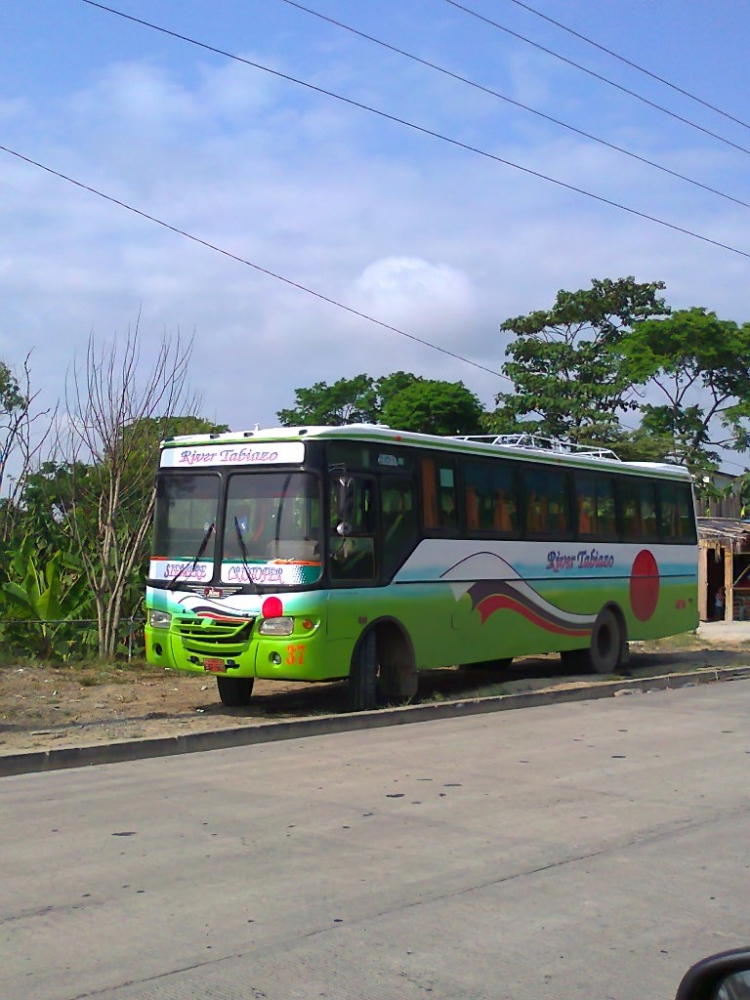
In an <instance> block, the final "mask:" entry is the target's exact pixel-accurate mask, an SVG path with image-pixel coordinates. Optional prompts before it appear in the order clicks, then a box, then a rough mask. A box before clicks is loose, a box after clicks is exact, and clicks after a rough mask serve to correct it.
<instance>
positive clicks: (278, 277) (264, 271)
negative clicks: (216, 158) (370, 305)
mask: <svg viewBox="0 0 750 1000" xmlns="http://www.w3.org/2000/svg"><path fill="white" fill-rule="evenodd" d="M0 151H2V152H3V153H8V154H9V155H10V156H15V157H16V158H17V159H19V160H22V161H23V162H24V163H28V164H30V165H31V166H33V167H38V168H39V170H43V171H44V172H45V173H48V174H51V175H52V176H53V177H58V178H59V179H60V180H63V181H67V183H68V184H73V185H75V187H77V188H80V189H81V190H82V191H87V192H88V193H89V194H94V195H96V196H97V197H98V198H103V199H104V201H108V202H110V203H111V204H113V205H118V206H119V207H120V208H124V209H126V210H127V211H128V212H132V213H133V214H134V215H138V216H140V217H141V218H142V219H146V220H148V221H149V222H154V223H156V225H157V226H161V227H162V228H164V229H168V230H169V231H170V232H172V233H176V234H177V235H178V236H183V237H184V238H185V239H187V240H191V241H192V242H193V243H198V244H199V245H200V246H203V247H206V248H207V249H209V250H214V251H215V252H216V253H220V254H223V256H224V257H229V258H230V260H234V261H237V263H238V264H244V265H245V266H246V267H251V268H253V270H255V271H258V272H260V273H261V274H265V275H267V276H268V277H269V278H275V279H276V280H277V281H282V282H283V283H284V284H285V285H289V286H290V287H291V288H296V289H297V290H298V291H300V292H305V293H306V294H307V295H312V296H313V297H314V298H316V299H320V300H321V301H322V302H327V303H328V304H329V305H332V306H336V308H337V309H343V310H344V312H347V313H349V314H350V315H352V316H357V317H358V318H359V319H364V320H367V321H368V322H369V323H375V325H376V326H380V327H382V328H383V329H384V330H390V331H391V332H392V333H397V334H398V335H399V336H401V337H406V338H407V339H408V340H413V341H414V342H415V343H417V344H421V345H422V346H423V347H429V348H430V349H431V350H433V351H439V352H440V354H445V355H447V356H448V357H449V358H453V359H454V360H455V361H461V362H463V363H464V364H466V365H471V366H472V367H473V368H478V369H479V370H480V371H483V372H487V374H489V375H495V376H496V377H497V378H501V379H505V381H506V382H510V383H511V384H513V380H512V379H510V378H508V376H507V375H503V373H502V372H498V371H495V370H494V368H488V367H487V366H486V365H482V364H480V363H479V362H478V361H472V360H471V358H466V357H464V356H463V355H462V354H457V353H456V352H455V351H450V350H448V348H447V347H440V346H439V345H438V344H433V343H431V342H430V341H429V340H424V339H423V338H422V337H417V336H416V335H415V334H413V333H407V332H406V330H401V329H400V328H399V327H397V326H392V325H391V324H390V323H385V322H384V321H383V320H380V319H376V318H375V317H374V316H370V315H369V314H368V313H366V312H362V311H361V310H359V309H354V308H353V307H352V306H347V305H345V304H344V303H343V302H339V301H338V300H337V299H334V298H331V297H330V296H329V295H324V294H323V293H322V292H317V291H315V289H313V288H308V287H307V286H306V285H303V284H301V283H300V282H298V281H293V280H292V279H291V278H287V277H285V276H284V275H283V274H278V273H276V272H275V271H271V270H269V269H268V268H267V267H262V266H261V265H260V264H255V263H253V261H250V260H247V259H246V258H245V257H240V256H239V255H238V254H234V253H232V252H231V251H230V250H225V249H224V248H223V247H220V246H217V245H216V244H215V243H209V241H208V240H204V239H201V237H200V236H195V235H193V233H189V232H187V231H186V230H185V229H180V228H179V227H178V226H173V225H172V224H171V223H169V222H165V221H164V219H160V218H158V217H157V216H155V215H151V214H150V213H149V212H144V211H143V210H142V209H140V208H136V207H135V206H134V205H130V204H128V202H126V201H122V200H121V199H120V198H115V197H114V196H113V195H110V194H106V193H105V192H104V191H100V190H99V189H98V188H95V187H92V186H91V185H90V184H85V183H84V182H83V181H78V180H76V179H75V178H74V177H70V176H69V175H68V174H64V173H62V172H61V171H59V170H54V169H53V168H52V167H48V166H46V165H45V164H44V163H40V162H39V161H38V160H33V159H31V157H29V156H24V155H23V153H19V152H17V151H16V150H15V149H10V148H9V147H8V146H3V145H0ZM748 256H750V255H748Z"/></svg>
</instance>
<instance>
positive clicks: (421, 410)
mask: <svg viewBox="0 0 750 1000" xmlns="http://www.w3.org/2000/svg"><path fill="white" fill-rule="evenodd" d="M294 396H295V402H296V404H297V405H296V406H295V407H294V408H293V409H288V410H279V412H278V413H277V414H276V415H277V417H278V418H279V420H280V422H281V423H282V425H284V426H286V427H293V426H297V425H302V426H305V425H308V426H309V425H314V424H319V425H328V426H341V425H344V424H353V423H369V424H376V423H386V424H388V425H389V426H391V427H397V428H399V429H400V430H411V431H420V432H422V433H425V434H472V433H477V432H478V431H479V430H480V418H481V417H482V415H483V413H484V411H483V409H482V405H481V403H480V402H479V400H478V399H477V397H476V396H475V395H474V393H472V392H471V391H470V390H469V389H467V388H466V386H465V385H464V384H463V383H462V382H443V381H441V380H439V379H425V378H422V377H421V376H419V375H413V374H412V373H411V372H404V371H397V372H392V373H391V374H390V375H383V376H382V377H381V378H378V379H375V378H372V377H371V376H370V375H364V374H363V375H356V376H354V378H350V379H344V378H342V379H339V380H338V381H337V382H334V383H333V385H328V384H327V383H326V382H316V383H315V384H314V385H312V386H310V387H309V388H306V389H305V388H303V389H295V392H294Z"/></svg>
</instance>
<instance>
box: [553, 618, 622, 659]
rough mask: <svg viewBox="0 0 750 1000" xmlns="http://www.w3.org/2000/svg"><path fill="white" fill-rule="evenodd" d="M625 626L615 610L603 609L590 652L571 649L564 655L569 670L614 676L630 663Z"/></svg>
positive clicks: (594, 630)
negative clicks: (625, 664)
mask: <svg viewBox="0 0 750 1000" xmlns="http://www.w3.org/2000/svg"><path fill="white" fill-rule="evenodd" d="M627 648H628V647H627V641H626V635H625V625H624V623H623V622H621V620H620V618H619V617H618V616H617V615H616V614H615V612H614V611H613V610H612V608H602V610H601V611H600V612H599V614H598V615H597V617H596V621H595V622H594V627H593V629H592V630H591V644H590V645H589V648H588V649H568V650H565V651H564V652H562V653H561V654H560V658H561V659H562V661H563V664H564V665H565V666H566V667H567V668H568V669H569V670H582V671H586V672H588V673H591V674H613V673H614V672H615V671H616V670H617V668H618V667H619V666H621V664H622V663H623V662H625V661H626V659H627Z"/></svg>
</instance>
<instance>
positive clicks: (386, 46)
mask: <svg viewBox="0 0 750 1000" xmlns="http://www.w3.org/2000/svg"><path fill="white" fill-rule="evenodd" d="M282 2H283V3H286V4H289V6H290V7H295V8H296V9H297V10H301V11H304V13H306V14H311V15H312V16H313V17H317V18H319V19H320V20H321V21H325V22H327V23H328V24H332V25H334V26H335V27H337V28H342V29H343V30H344V31H348V32H351V34H353V35H356V36H357V37H359V38H364V39H366V40H367V41H368V42H373V43H374V44H375V45H379V46H381V47H382V48H384V49H387V50H388V51H390V52H395V53H396V54H397V55H400V56H404V58H406V59H411V60H412V61H413V62H416V63H419V64H420V65H421V66H426V67H427V68H428V69H433V70H436V71H437V72H438V73H443V74H444V75H445V76H448V77H450V78H451V79H453V80H457V81H459V82H460V83H465V84H466V85H467V86H469V87H473V88H474V89H475V90H479V91H481V92H482V93H484V94H489V95H490V96H491V97H497V98H499V99H500V100H501V101H506V102H507V103H508V104H512V105H513V106H514V107H517V108H521V109H522V110H523V111H528V112H530V113H531V114H532V115H537V116H538V117H539V118H543V119H544V120H545V121H548V122H552V124H553V125H559V126H560V127H561V128H565V129H568V131H570V132H575V133H576V135H580V136H583V137H584V138H585V139H591V140H592V141H593V142H598V143H599V144H600V145H602V146H606V147H607V148H608V149H613V150H615V152H617V153H622V154H623V155H624V156H629V157H631V158H632V159H634V160H638V161H639V162H640V163H645V164H646V165H647V166H649V167H653V168H654V169H655V170H661V171H662V173H665V174H669V175H670V176H671V177H676V178H678V180H681V181H685V182H686V183H688V184H692V185H693V186H694V187H698V188H702V189H703V190H704V191H708V192H710V193H711V194H715V195H718V196H719V197H720V198H725V199H726V200H727V201H732V202H734V203H735V205H741V206H742V207H743V208H750V202H747V201H743V200H742V199H741V198H735V197H734V195H731V194H727V193H726V192H725V191H720V190H718V188H715V187H711V185H709V184H704V183H703V182H702V181H698V180H695V178H693V177H688V176H686V175H685V174H681V173H679V171H677V170H672V169H671V168H670V167H665V166H664V165H663V164H661V163H656V162H655V161H654V160H649V159H648V157H645V156H641V155H640V154H639V153H634V152H633V151H632V150H629V149H625V148H624V147H623V146H618V145H617V144H616V143H614V142H609V141H608V140H607V139H602V138H600V137H599V136H596V135H592V133H591V132H585V131H584V130H583V129H580V128H576V126H575V125H569V124H568V123H567V122H564V121H561V120H560V119H559V118H554V117H553V116H552V115H548V114H546V113H545V112H544V111H539V110H538V109H537V108H532V107H531V106H530V105H528V104H524V103H523V102H521V101H517V100H515V99H514V98H513V97H508V96H507V95H506V94H501V93H499V91H497V90H492V89H491V88H490V87H485V86H484V85H483V84H481V83H476V82H475V81H474V80H470V79H468V78H467V77H465V76H461V75H460V74H459V73H454V72H453V71H452V70H449V69H446V68H445V67H444V66H438V65H437V64H436V63H433V62H430V61H429V60H428V59H422V58H421V57H420V56H416V55H414V54H413V53H411V52H407V51H405V50H404V49H400V48H398V46H396V45H391V44H390V43H389V42H384V41H383V40H382V39H380V38H375V37H374V36H373V35H368V34H367V33H366V32H364V31H360V30H359V29H358V28H354V27H352V26H351V25H350V24H344V23H343V21H337V20H336V19H335V18H333V17H329V16H328V15H327V14H321V13H320V12H319V11H317V10H313V9H312V8H311V7H305V6H304V5H303V4H301V3H297V0H282Z"/></svg>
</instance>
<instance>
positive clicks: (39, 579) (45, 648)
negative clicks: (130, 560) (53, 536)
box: [2, 535, 91, 659]
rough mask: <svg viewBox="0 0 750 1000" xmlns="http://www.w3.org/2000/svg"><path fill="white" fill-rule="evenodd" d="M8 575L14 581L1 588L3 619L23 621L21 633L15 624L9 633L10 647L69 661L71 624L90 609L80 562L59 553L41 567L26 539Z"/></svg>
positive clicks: (72, 639) (30, 541)
mask: <svg viewBox="0 0 750 1000" xmlns="http://www.w3.org/2000/svg"><path fill="white" fill-rule="evenodd" d="M9 575H11V576H14V577H15V578H16V579H15V580H11V581H10V582H8V583H4V584H3V586H2V591H3V594H4V597H5V604H6V614H5V616H4V617H6V620H7V619H8V618H11V619H12V621H13V622H15V621H18V622H19V623H20V622H24V623H25V627H24V630H23V634H21V633H19V630H18V628H17V627H14V626H13V625H11V626H10V628H9V629H8V630H7V631H8V633H9V635H8V638H9V639H10V640H11V642H12V644H13V645H17V646H20V647H21V648H22V649H23V651H24V652H31V653H34V654H36V655H37V656H39V657H41V658H42V659H50V658H60V659H66V658H67V657H68V656H69V655H70V653H71V652H72V651H73V649H74V647H75V645H76V643H75V630H74V629H73V628H71V626H72V625H73V623H76V624H78V623H79V622H80V620H81V619H82V618H84V616H86V614H87V613H89V614H90V610H91V592H90V590H89V587H88V582H87V580H86V577H85V575H84V574H83V573H82V572H81V569H80V567H79V566H78V564H77V562H76V560H75V559H74V558H73V557H72V556H71V555H70V554H68V553H65V552H56V553H55V554H54V555H53V556H52V557H51V558H50V559H48V560H47V561H46V563H45V564H44V565H42V563H41V560H40V555H39V553H38V552H37V550H36V546H35V544H34V539H33V537H32V536H31V535H27V536H26V538H24V540H23V542H22V544H21V546H20V548H19V549H17V550H16V552H15V553H14V555H13V557H12V559H11V573H10V574H9ZM18 581H20V582H18ZM80 635H81V633H80V632H79V637H80ZM24 636H25V641H24ZM14 639H15V642H14V641H13V640H14Z"/></svg>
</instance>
